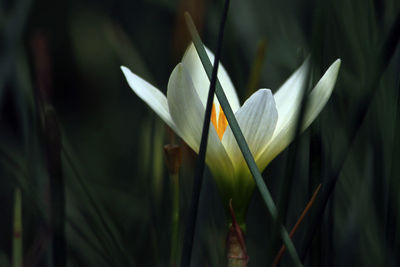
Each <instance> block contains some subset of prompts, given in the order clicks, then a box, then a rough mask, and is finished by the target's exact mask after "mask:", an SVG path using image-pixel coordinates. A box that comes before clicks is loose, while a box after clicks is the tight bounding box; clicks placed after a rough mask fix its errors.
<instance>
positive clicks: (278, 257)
mask: <svg viewBox="0 0 400 267" xmlns="http://www.w3.org/2000/svg"><path fill="white" fill-rule="evenodd" d="M320 189H321V184H319V185H318V187H317V189H315V192H314V194H313V195H312V197H311V199H310V201H309V202H308V203H307V205H306V207H305V208H304V210H303V212H302V213H301V215H300V217H299V218H298V219H297V222H296V224H295V225H294V226H293V228H292V230H291V231H290V233H289V236H290V238H292V237H293V235H294V234H295V233H296V231H297V229H298V228H299V226H300V224H301V222H302V221H303V219H304V217H305V216H306V214H307V212H308V211H309V210H310V209H311V206H312V205H313V203H314V201H315V199H316V198H317V195H318V193H319V190H320ZM285 250H286V246H285V245H282V247H281V249H280V250H279V252H278V254H277V255H276V257H275V259H274V262H273V263H272V267H277V266H278V264H279V262H280V260H281V258H282V256H283V253H285Z"/></svg>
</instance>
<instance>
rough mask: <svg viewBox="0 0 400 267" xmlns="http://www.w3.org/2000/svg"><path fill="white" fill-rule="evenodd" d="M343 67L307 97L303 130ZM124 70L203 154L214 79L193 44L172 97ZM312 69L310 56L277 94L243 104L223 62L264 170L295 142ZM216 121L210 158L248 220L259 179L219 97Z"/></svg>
mask: <svg viewBox="0 0 400 267" xmlns="http://www.w3.org/2000/svg"><path fill="white" fill-rule="evenodd" d="M207 53H208V56H209V58H210V61H211V62H214V55H213V54H212V53H211V52H210V51H209V50H207ZM339 67H340V59H338V60H336V61H335V62H334V63H333V64H332V65H331V66H330V67H329V68H328V70H327V71H326V72H325V74H324V75H323V76H322V78H321V79H320V80H319V82H318V83H317V84H316V86H315V87H314V89H313V90H312V91H311V93H310V94H309V95H308V96H307V97H308V99H307V107H306V109H305V115H304V118H303V124H302V129H303V130H304V129H306V128H307V127H308V126H309V125H310V124H311V123H312V122H313V121H314V119H315V118H316V117H317V115H318V114H319V113H320V111H321V110H322V108H323V107H324V106H325V104H326V102H327V101H328V99H329V97H330V95H331V92H332V90H333V87H334V85H335V82H336V78H337V75H338V71H339ZM121 68H122V71H123V73H124V74H125V77H126V79H127V81H128V83H129V85H130V87H131V88H132V89H133V91H134V92H135V93H136V94H137V95H138V96H139V97H140V98H141V99H142V100H143V101H144V102H146V103H147V104H148V105H149V106H150V107H151V108H152V109H153V110H154V111H155V112H156V113H157V114H158V115H159V116H160V117H161V118H162V119H163V121H164V122H165V123H166V124H167V125H168V126H169V127H171V128H172V129H173V130H174V131H175V132H176V133H177V134H178V135H179V136H180V137H181V138H182V139H183V140H184V141H185V142H186V143H187V144H188V145H189V146H190V147H191V148H192V149H193V150H194V151H195V152H196V153H198V151H199V145H200V139H201V133H202V126H203V120H204V114H205V106H206V102H207V95H208V90H209V84H210V83H209V79H208V77H207V75H206V72H205V70H204V68H203V66H202V64H201V61H200V58H199V56H198V54H197V52H196V49H195V47H194V45H193V44H191V45H190V46H189V48H188V49H187V51H186V53H185V55H184V56H183V58H182V61H181V62H180V63H179V64H178V65H177V66H176V67H175V69H174V70H173V71H172V73H171V76H170V78H169V82H168V88H167V89H168V90H167V97H165V95H164V94H163V93H162V92H160V91H159V90H158V89H156V88H155V87H154V86H152V85H151V84H149V83H148V82H146V81H144V80H143V79H141V78H140V77H138V76H137V75H135V74H133V73H132V72H131V71H130V70H129V69H128V68H126V67H121ZM307 69H308V63H307V60H306V61H305V62H304V63H303V65H302V66H300V68H299V69H298V70H296V71H295V72H294V73H293V74H292V76H290V77H289V79H288V80H287V81H286V82H285V83H284V84H283V85H282V86H281V88H280V89H278V90H277V92H276V93H275V94H272V92H271V90H269V89H259V90H258V91H256V92H255V93H254V94H253V95H252V96H250V97H249V98H248V99H247V100H246V101H245V102H244V104H243V105H242V106H241V105H240V103H239V99H238V97H237V94H236V91H235V88H234V86H233V84H232V82H231V80H230V78H229V76H228V73H227V72H226V70H225V68H224V67H223V66H222V64H220V65H219V71H218V79H219V81H220V82H221V85H222V88H223V90H224V92H225V94H226V97H227V98H228V101H229V104H230V106H231V108H232V110H233V112H234V114H235V117H236V119H237V121H238V123H239V126H240V128H241V130H242V132H243V135H244V137H245V139H246V141H247V143H248V145H249V148H250V151H251V152H252V155H253V157H254V159H255V161H256V163H257V166H258V168H259V170H260V171H263V170H264V169H265V167H266V166H267V165H268V163H269V162H271V160H272V159H273V158H275V157H276V156H277V155H278V154H279V153H280V152H281V151H282V150H284V149H285V148H286V147H287V146H288V145H289V143H290V142H291V141H292V140H293V137H294V131H295V127H296V121H297V118H298V113H299V111H300V104H301V103H300V102H301V98H302V95H303V94H302V89H303V88H304V87H305V86H303V85H304V83H305V82H306V76H307V71H308V70H307ZM211 123H212V126H211V127H210V131H209V137H208V146H207V155H206V162H207V165H208V167H209V168H210V170H211V172H212V174H213V176H214V178H215V181H216V184H217V187H218V191H219V193H220V195H221V197H222V200H223V202H224V206H225V207H227V206H228V203H229V199H232V200H233V205H234V208H235V211H236V213H237V216H238V217H239V218H238V219H239V220H240V221H243V220H244V215H245V213H246V209H247V206H248V203H249V200H250V198H251V195H252V192H253V190H254V181H253V178H252V177H251V174H250V172H249V170H248V167H247V165H246V163H245V161H244V158H243V156H242V154H241V152H240V149H239V147H238V145H237V143H236V140H235V138H234V136H233V133H232V131H231V129H230V127H229V124H228V122H227V120H226V117H225V115H224V113H223V111H222V109H221V106H220V104H219V102H218V99H217V97H214V104H213V107H212V114H211Z"/></svg>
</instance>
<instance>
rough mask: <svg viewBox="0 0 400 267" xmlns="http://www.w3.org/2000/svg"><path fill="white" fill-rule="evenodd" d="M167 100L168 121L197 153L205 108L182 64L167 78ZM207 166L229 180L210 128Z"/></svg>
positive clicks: (222, 151)
mask: <svg viewBox="0 0 400 267" xmlns="http://www.w3.org/2000/svg"><path fill="white" fill-rule="evenodd" d="M167 99H168V105H169V110H170V112H171V117H172V119H173V121H174V123H175V125H176V127H177V128H178V129H179V132H180V136H181V138H182V139H183V140H184V141H185V142H186V143H187V144H188V145H189V146H190V147H191V148H192V149H193V150H194V151H195V152H196V153H198V152H199V146H200V140H201V133H202V129H203V120H204V113H205V108H204V107H203V104H202V103H201V101H200V99H199V96H198V95H197V93H196V90H195V89H194V86H193V83H192V81H191V80H190V76H189V73H188V72H187V71H186V70H185V69H184V68H183V66H182V64H181V63H180V64H178V65H177V66H176V67H175V69H174V70H173V71H172V73H171V76H170V78H169V82H168V92H167ZM210 126H211V125H210ZM206 162H207V164H208V166H209V167H210V169H211V171H212V172H213V174H214V176H219V175H220V174H221V175H222V174H223V176H226V177H231V176H232V164H231V161H230V159H229V157H228V154H227V153H226V151H225V149H224V147H223V146H222V144H221V142H220V140H219V138H218V135H217V132H216V131H215V129H214V127H212V126H211V127H210V131H209V136H208V146H207V156H206ZM215 178H216V179H218V178H219V177H215Z"/></svg>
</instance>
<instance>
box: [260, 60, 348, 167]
mask: <svg viewBox="0 0 400 267" xmlns="http://www.w3.org/2000/svg"><path fill="white" fill-rule="evenodd" d="M340 62H341V61H340V59H337V60H336V61H335V62H334V63H333V64H332V65H331V66H330V67H329V68H328V70H327V71H326V72H325V74H324V75H323V76H322V78H321V79H320V80H319V82H318V83H317V85H316V86H315V87H314V89H313V90H312V91H311V93H310V94H309V95H308V96H307V107H306V110H305V114H304V118H303V125H302V127H301V130H302V131H304V130H305V129H306V128H307V127H308V126H309V125H310V124H311V123H312V122H313V121H314V119H315V118H316V117H317V116H318V114H319V113H320V112H321V110H322V108H323V107H324V106H325V104H326V102H327V101H328V99H329V97H330V96H331V93H332V90H333V88H334V85H335V83H336V78H337V75H338V73H339V68H340ZM288 97H290V96H288ZM292 108H293V110H292V111H290V112H289V111H287V113H286V114H290V119H287V120H285V123H284V124H281V125H279V128H278V125H277V128H276V129H275V132H274V134H273V136H272V138H271V140H270V142H269V144H268V145H267V146H266V148H265V149H264V151H263V152H262V154H261V158H260V162H261V163H262V165H261V170H262V169H264V168H265V167H266V166H267V165H268V163H269V162H271V160H272V159H274V158H275V157H276V156H277V155H278V154H279V153H281V152H282V150H284V149H285V148H286V147H287V146H288V145H289V144H290V142H291V141H292V140H293V137H294V131H295V127H296V123H297V121H296V120H297V114H298V112H299V110H300V107H299V104H297V105H293V106H292ZM281 110H282V109H278V116H279V118H280V117H281V113H280V111H281ZM282 116H283V115H282ZM279 118H278V124H279Z"/></svg>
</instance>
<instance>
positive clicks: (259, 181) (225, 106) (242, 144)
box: [185, 13, 302, 266]
mask: <svg viewBox="0 0 400 267" xmlns="http://www.w3.org/2000/svg"><path fill="white" fill-rule="evenodd" d="M185 18H186V23H187V24H188V28H189V31H190V34H191V36H192V39H193V43H194V45H195V47H196V50H197V53H198V54H199V57H200V59H201V62H202V64H203V67H204V69H205V71H206V73H207V75H208V78H209V79H211V78H212V77H211V74H212V65H211V62H210V60H209V58H208V56H207V53H206V50H205V48H204V46H203V43H202V42H201V39H200V36H199V34H198V33H197V30H196V27H195V25H194V23H193V20H192V18H191V17H190V15H189V14H188V13H186V14H185ZM215 94H216V95H217V97H218V101H219V102H220V104H221V106H222V110H223V111H224V114H225V116H226V118H227V120H228V123H229V126H230V127H231V129H232V132H233V134H234V136H235V139H236V141H237V143H238V145H239V148H240V150H241V152H242V154H243V157H244V158H245V160H246V163H247V165H248V167H249V169H250V172H251V174H252V175H253V177H254V180H255V183H256V185H257V188H258V190H259V191H260V194H261V197H262V199H263V200H264V202H265V204H266V206H267V208H268V211H269V213H270V215H271V217H272V218H273V219H274V220H277V219H278V211H277V208H276V206H275V203H274V201H273V199H272V196H271V193H270V192H269V190H268V188H267V186H266V185H265V183H264V181H263V178H262V176H261V174H260V172H259V170H258V167H257V165H256V162H255V161H254V158H253V156H252V155H251V152H250V149H249V146H248V145H247V143H246V141H245V139H244V136H243V133H242V131H241V130H240V127H239V124H238V122H237V121H236V118H235V115H234V114H233V111H232V109H231V107H230V105H229V102H228V99H227V98H226V96H225V93H224V91H223V89H222V87H221V84H220V83H219V81H218V80H217V84H216V89H215ZM280 233H281V236H282V239H283V242H284V244H285V245H286V247H287V248H288V251H289V253H290V256H291V258H292V260H293V262H294V263H295V265H296V266H302V264H301V262H300V259H299V257H298V255H297V252H296V249H295V247H294V245H293V242H292V240H291V239H290V237H289V234H288V232H287V230H286V229H285V227H284V226H281V227H280Z"/></svg>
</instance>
